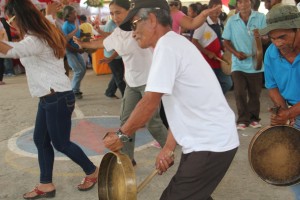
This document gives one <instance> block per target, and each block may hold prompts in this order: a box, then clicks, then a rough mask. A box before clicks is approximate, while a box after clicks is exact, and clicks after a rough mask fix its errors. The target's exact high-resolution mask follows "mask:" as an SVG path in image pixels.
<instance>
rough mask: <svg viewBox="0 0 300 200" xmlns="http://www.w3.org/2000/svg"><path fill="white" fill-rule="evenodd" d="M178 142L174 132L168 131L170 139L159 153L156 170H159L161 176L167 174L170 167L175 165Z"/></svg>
mask: <svg viewBox="0 0 300 200" xmlns="http://www.w3.org/2000/svg"><path fill="white" fill-rule="evenodd" d="M176 145H177V143H176V140H175V138H174V136H173V133H172V131H171V130H170V129H169V130H168V137H167V141H166V144H165V146H164V147H163V149H162V150H161V151H160V152H159V154H158V155H157V157H156V163H155V166H156V169H158V171H159V174H162V173H163V172H166V171H167V169H168V168H169V167H171V166H172V165H173V163H174V150H175V148H176Z"/></svg>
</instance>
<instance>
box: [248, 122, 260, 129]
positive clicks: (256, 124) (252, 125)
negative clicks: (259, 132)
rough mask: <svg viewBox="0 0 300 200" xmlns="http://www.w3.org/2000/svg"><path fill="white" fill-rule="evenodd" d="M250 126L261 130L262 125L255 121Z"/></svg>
mask: <svg viewBox="0 0 300 200" xmlns="http://www.w3.org/2000/svg"><path fill="white" fill-rule="evenodd" d="M249 126H251V127H252V128H260V127H261V124H260V123H258V122H255V121H253V122H251V124H250V125H249Z"/></svg>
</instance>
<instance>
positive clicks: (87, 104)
mask: <svg viewBox="0 0 300 200" xmlns="http://www.w3.org/2000/svg"><path fill="white" fill-rule="evenodd" d="M109 79H110V75H101V76H96V75H95V74H94V72H93V71H92V70H88V72H87V74H86V76H85V78H84V80H83V82H82V91H83V93H84V97H83V99H82V100H78V101H77V103H76V111H75V112H74V119H75V118H76V119H83V118H85V117H96V116H118V115H119V109H120V104H121V100H112V99H108V98H106V97H105V96H104V91H105V89H106V87H107V83H108V81H109ZM4 81H5V82H6V83H7V84H6V85H3V86H0V94H1V95H0V119H1V120H0V121H1V123H0V152H1V155H0V188H1V189H0V199H1V200H2V199H3V200H4V199H5V200H16V199H22V194H23V193H25V192H27V191H29V190H30V189H32V188H33V187H34V186H35V184H37V183H38V181H39V170H38V162H37V159H36V157H35V156H36V155H34V153H33V155H32V156H30V155H27V154H26V155H24V154H22V153H20V152H19V151H18V150H17V148H15V147H14V146H13V145H12V146H9V145H11V141H14V139H17V138H18V137H20V136H22V134H23V133H24V131H26V130H29V129H32V128H33V125H34V121H35V115H36V109H37V102H38V99H37V98H33V99H32V98H31V97H30V94H29V91H28V87H27V82H26V77H25V76H24V75H18V76H16V77H5V78H4ZM118 95H119V96H120V94H118ZM226 98H227V100H228V102H229V104H230V106H231V107H232V109H233V110H234V111H236V107H235V102H234V97H233V92H232V91H231V92H229V93H228V94H227V95H226ZM271 106H272V103H271V102H270V100H269V98H268V96H267V91H266V90H265V89H264V90H263V92H262V96H261V118H262V121H261V122H262V124H263V125H264V126H266V125H268V124H269V119H268V117H269V114H268V108H269V107H271ZM115 128H117V127H115ZM257 131H258V130H257V129H252V128H247V129H246V130H245V131H240V132H239V136H240V143H241V145H240V147H239V150H238V152H237V154H236V156H235V158H234V161H233V163H232V165H231V167H230V169H229V171H228V172H227V174H226V176H225V177H224V179H223V180H222V182H221V184H220V185H219V186H218V188H217V189H216V191H215V192H214V193H213V195H212V196H213V198H214V199H216V200H292V199H293V194H292V193H291V191H290V190H289V188H287V187H275V186H272V185H269V184H267V183H265V182H263V181H262V180H260V178H259V177H257V176H256V174H254V173H253V172H252V170H251V168H250V166H249V162H248V145H249V143H250V140H251V138H252V137H253V135H254V134H255V133H256V132H257ZM28 140H32V138H31V139H30V138H29V139H28ZM99 140H101V138H99ZM29 142H32V141H29ZM158 152H159V149H157V148H154V147H150V146H144V148H139V151H137V152H136V155H135V158H136V161H137V167H136V168H135V171H136V176H137V182H138V183H140V182H141V181H142V180H143V179H144V178H145V177H146V176H147V175H148V174H150V173H151V172H152V171H153V169H154V162H155V158H156V155H157V153H158ZM175 155H176V160H175V165H174V166H173V167H172V168H170V170H169V171H168V172H167V173H166V174H164V175H162V176H156V177H154V179H153V180H152V181H151V182H150V183H149V185H147V187H146V188H145V189H144V190H142V191H141V192H140V193H139V194H138V199H139V200H156V199H159V197H160V194H161V193H162V191H163V190H164V188H165V187H166V186H167V184H168V182H169V180H170V178H171V177H172V175H173V174H174V173H175V171H176V169H177V166H178V162H179V158H180V149H179V148H178V149H177V150H176V152H175ZM101 158H102V156H91V159H92V161H93V162H94V163H95V164H96V165H97V166H99V163H100V161H101ZM83 176H84V174H83V172H82V171H81V169H80V168H79V167H78V166H77V165H76V164H74V163H73V162H72V161H70V160H66V159H62V160H60V159H57V160H56V161H55V168H54V183H55V185H56V188H57V193H56V197H55V199H58V200H69V199H72V200H82V199H87V200H96V199H98V193H97V187H95V188H94V189H93V190H91V191H88V192H79V191H78V190H77V189H76V186H77V184H79V183H80V181H81V178H82V177H83Z"/></svg>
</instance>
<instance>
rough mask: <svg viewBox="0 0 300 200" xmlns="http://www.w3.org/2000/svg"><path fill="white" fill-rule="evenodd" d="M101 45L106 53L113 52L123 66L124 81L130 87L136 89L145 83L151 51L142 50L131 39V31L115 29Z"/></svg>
mask: <svg viewBox="0 0 300 200" xmlns="http://www.w3.org/2000/svg"><path fill="white" fill-rule="evenodd" d="M103 45H104V47H105V49H106V50H107V51H111V50H113V49H114V50H115V51H116V52H117V53H118V54H119V55H120V56H121V57H122V59H123V62H124V65H125V80H126V83H127V84H128V85H129V86H130V87H138V86H142V85H145V84H146V83H147V78H148V74H149V70H150V66H151V61H152V50H151V49H150V48H147V49H142V48H140V47H139V45H138V43H137V41H136V40H135V39H134V38H133V37H132V32H131V31H123V30H122V29H120V28H119V27H117V28H116V29H115V30H114V31H113V32H112V33H111V34H110V35H109V36H108V37H107V38H105V40H104V41H103Z"/></svg>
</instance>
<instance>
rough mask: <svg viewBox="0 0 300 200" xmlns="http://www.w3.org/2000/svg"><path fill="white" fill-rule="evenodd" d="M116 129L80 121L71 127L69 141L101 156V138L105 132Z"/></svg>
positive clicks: (102, 148)
mask: <svg viewBox="0 0 300 200" xmlns="http://www.w3.org/2000/svg"><path fill="white" fill-rule="evenodd" d="M117 129H118V128H106V127H103V126H99V125H97V124H95V123H91V122H89V121H86V120H80V121H79V122H78V123H77V124H76V126H74V127H72V130H71V140H72V141H74V142H77V143H79V144H80V145H82V146H84V147H86V148H88V149H90V150H93V151H95V152H97V153H99V154H101V153H103V151H104V145H103V142H102V138H103V136H104V135H105V134H106V133H107V132H109V131H116V130H117Z"/></svg>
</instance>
